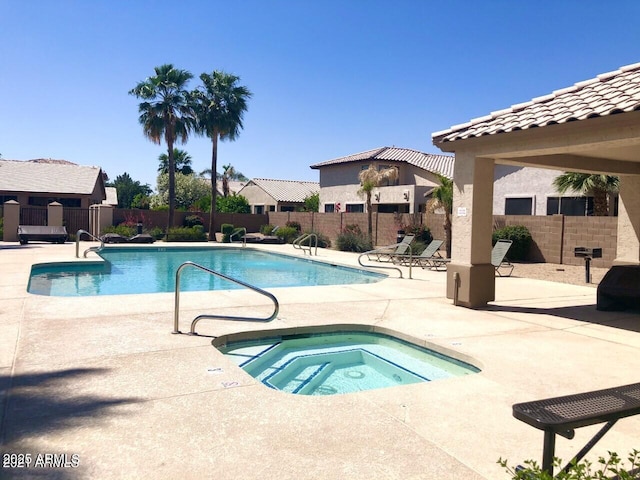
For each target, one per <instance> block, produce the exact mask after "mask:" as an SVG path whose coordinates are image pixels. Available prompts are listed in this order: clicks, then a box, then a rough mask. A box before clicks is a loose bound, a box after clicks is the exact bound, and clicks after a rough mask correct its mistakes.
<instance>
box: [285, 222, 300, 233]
mask: <svg viewBox="0 0 640 480" xmlns="http://www.w3.org/2000/svg"><path fill="white" fill-rule="evenodd" d="M285 226H286V227H291V228H295V229H296V232H298V233H300V232H301V231H302V226H301V225H300V222H296V221H291V222H287V223H285Z"/></svg>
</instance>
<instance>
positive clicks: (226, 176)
mask: <svg viewBox="0 0 640 480" xmlns="http://www.w3.org/2000/svg"><path fill="white" fill-rule="evenodd" d="M222 169H223V171H224V172H223V173H222V195H224V196H225V197H228V196H229V180H231V178H233V176H234V175H235V174H236V169H235V168H233V166H231V164H228V165H223V166H222Z"/></svg>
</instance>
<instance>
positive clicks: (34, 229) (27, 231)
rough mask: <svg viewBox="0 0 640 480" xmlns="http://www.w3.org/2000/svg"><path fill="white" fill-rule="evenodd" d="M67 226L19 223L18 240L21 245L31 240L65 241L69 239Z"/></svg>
mask: <svg viewBox="0 0 640 480" xmlns="http://www.w3.org/2000/svg"><path fill="white" fill-rule="evenodd" d="M67 237H68V235H67V229H66V227H49V226H45V225H18V240H19V241H20V244H21V245H25V244H26V243H28V242H29V241H34V240H35V241H40V242H53V243H64V242H66V241H67Z"/></svg>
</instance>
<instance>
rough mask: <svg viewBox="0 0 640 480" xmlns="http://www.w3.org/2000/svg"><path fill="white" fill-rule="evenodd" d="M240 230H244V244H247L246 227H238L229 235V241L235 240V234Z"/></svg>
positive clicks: (244, 245)
mask: <svg viewBox="0 0 640 480" xmlns="http://www.w3.org/2000/svg"><path fill="white" fill-rule="evenodd" d="M240 232H244V236H243V237H242V246H243V247H246V246H247V229H246V228H244V227H239V228H236V229H235V230H234V231H233V233H232V234H231V235H229V242H231V241H232V240H233V236H234V235H237V234H239V233H240Z"/></svg>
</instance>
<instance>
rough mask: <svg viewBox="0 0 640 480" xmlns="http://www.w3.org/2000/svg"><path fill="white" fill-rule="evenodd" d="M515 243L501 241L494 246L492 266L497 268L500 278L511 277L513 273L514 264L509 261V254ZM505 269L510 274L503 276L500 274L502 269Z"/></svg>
mask: <svg viewBox="0 0 640 480" xmlns="http://www.w3.org/2000/svg"><path fill="white" fill-rule="evenodd" d="M512 243H513V242H512V241H511V240H504V239H500V240H498V241H497V242H496V244H495V245H494V246H493V250H491V264H492V265H493V266H494V267H495V269H496V273H497V274H498V275H499V276H500V277H510V276H511V272H513V268H514V266H513V264H512V263H511V262H510V261H509V260H508V259H507V252H508V251H509V249H510V248H511V244H512ZM501 268H504V269H506V270H508V271H509V272H508V273H506V272H505V274H504V275H503V274H502V273H501V272H500V269H501Z"/></svg>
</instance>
